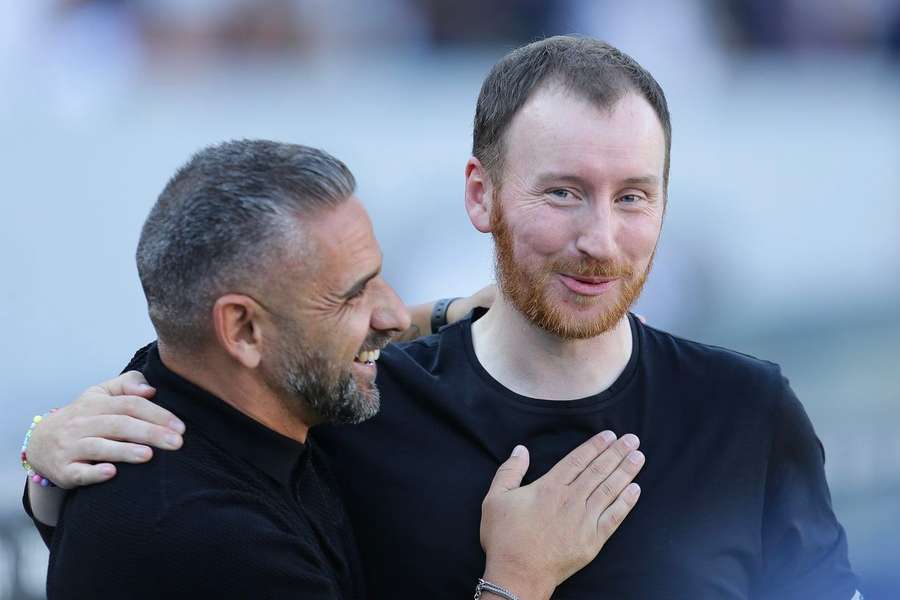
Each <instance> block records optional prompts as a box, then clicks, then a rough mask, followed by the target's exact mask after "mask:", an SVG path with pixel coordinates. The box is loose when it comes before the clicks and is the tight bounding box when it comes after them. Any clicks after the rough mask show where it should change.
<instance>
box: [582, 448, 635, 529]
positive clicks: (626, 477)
mask: <svg viewBox="0 0 900 600" xmlns="http://www.w3.org/2000/svg"><path fill="white" fill-rule="evenodd" d="M643 466H644V454H643V453H642V452H639V451H637V450H634V451H632V452H630V453H629V454H628V456H626V457H625V459H624V460H623V461H622V462H621V463H619V465H618V466H617V467H616V468H615V470H613V472H612V473H611V474H610V475H609V477H607V478H606V479H605V480H603V481H601V482H600V483H599V485H597V486H596V488H595V489H594V490H593V492H591V494H590V496H588V499H587V505H588V510H590V511H591V513H592V514H594V515H599V514H600V513H601V512H602V511H603V510H605V509H606V507H608V506H610V505H611V504H612V503H613V502H615V500H616V498H618V497H619V495H620V494H621V493H622V491H623V490H624V489H625V488H626V487H627V486H628V484H630V483H631V482H632V481H633V480H634V478H635V476H636V475H637V474H638V471H640V470H641V467H643Z"/></svg>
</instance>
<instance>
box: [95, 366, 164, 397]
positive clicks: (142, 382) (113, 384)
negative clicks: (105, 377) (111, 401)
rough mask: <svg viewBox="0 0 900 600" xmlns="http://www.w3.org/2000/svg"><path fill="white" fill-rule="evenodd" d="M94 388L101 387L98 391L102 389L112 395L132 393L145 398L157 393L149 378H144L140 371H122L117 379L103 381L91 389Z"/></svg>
mask: <svg viewBox="0 0 900 600" xmlns="http://www.w3.org/2000/svg"><path fill="white" fill-rule="evenodd" d="M94 388H99V389H98V390H97V391H98V392H99V391H100V390H102V391H103V392H105V393H106V394H108V395H110V396H122V395H125V394H130V395H134V396H143V397H144V398H150V397H152V396H153V394H155V393H156V390H155V389H154V388H152V387H151V386H150V384H148V383H147V380H146V379H144V376H143V375H142V374H141V373H140V372H138V371H128V372H127V373H122V374H121V375H119V376H118V377H116V378H115V379H110V380H109V381H104V382H103V383H101V384H98V385H96V386H94V387H93V388H91V389H94Z"/></svg>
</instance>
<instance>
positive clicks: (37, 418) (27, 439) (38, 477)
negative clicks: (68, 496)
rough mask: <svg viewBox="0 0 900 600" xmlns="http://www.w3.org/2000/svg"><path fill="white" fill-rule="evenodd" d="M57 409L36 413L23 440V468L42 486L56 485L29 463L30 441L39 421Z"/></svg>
mask: <svg viewBox="0 0 900 600" xmlns="http://www.w3.org/2000/svg"><path fill="white" fill-rule="evenodd" d="M54 411H56V409H55V408H54V409H52V410H51V411H50V412H48V413H46V414H43V415H35V417H34V418H33V419H32V420H31V425H29V426H28V431H26V432H25V439H24V440H23V441H22V453H21V454H20V455H19V457H20V458H21V460H22V468H23V469H25V472H26V473H27V474H28V478H29V479H31V481H33V482H34V483H36V484H38V485H40V486H41V487H56V486H54V485H53V482H52V481H50V480H49V479H47V478H46V477H44V476H43V475H41V474H40V473H38V472H37V471H35V470H34V467H32V466H31V465H30V464H29V463H28V442H30V441H31V434H32V433H33V432H34V428H35V427H37V425H38V423H40V422H41V421H43V420H44V417H45V416H47V415H49V414H50V413H52V412H54Z"/></svg>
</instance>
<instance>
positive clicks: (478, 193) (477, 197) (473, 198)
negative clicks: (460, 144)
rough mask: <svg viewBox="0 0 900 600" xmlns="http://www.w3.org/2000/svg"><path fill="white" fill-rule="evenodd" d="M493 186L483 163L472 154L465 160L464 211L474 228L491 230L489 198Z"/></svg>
mask: <svg viewBox="0 0 900 600" xmlns="http://www.w3.org/2000/svg"><path fill="white" fill-rule="evenodd" d="M492 192H493V186H492V184H491V178H490V175H489V174H488V172H487V169H485V168H484V165H482V164H481V161H479V160H478V159H477V158H475V157H474V156H473V157H471V158H469V160H468V161H467V162H466V212H467V213H469V220H470V221H472V225H474V226H475V229H477V230H478V231H480V232H481V233H490V231H491V204H492V202H491V198H492Z"/></svg>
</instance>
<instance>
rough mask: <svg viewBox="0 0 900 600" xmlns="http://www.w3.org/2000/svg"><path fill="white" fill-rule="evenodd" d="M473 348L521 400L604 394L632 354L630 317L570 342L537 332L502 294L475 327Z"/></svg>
mask: <svg viewBox="0 0 900 600" xmlns="http://www.w3.org/2000/svg"><path fill="white" fill-rule="evenodd" d="M472 343H473V345H474V347H475V355H476V356H477V357H478V362H480V363H481V365H482V366H483V367H484V368H485V370H486V371H487V372H488V373H490V374H491V376H492V377H493V378H494V379H496V380H497V381H499V382H500V383H501V384H503V385H504V386H505V387H507V388H509V389H510V390H512V391H513V392H516V393H517V394H521V395H523V396H528V397H531V398H542V399H546V400H574V399H577V398H584V397H587V396H592V395H594V394H598V393H600V392H602V391H603V390H605V389H606V388H608V387H609V386H610V385H612V384H613V382H614V381H615V380H616V378H618V376H619V375H621V373H622V371H623V370H624V369H625V366H626V365H627V364H628V360H629V359H630V358H631V349H632V339H631V326H630V325H629V323H628V317H627V316H625V317H623V318H622V319H621V320H620V321H619V322H618V323H617V324H616V325H615V326H613V327H612V328H611V329H610V330H609V331H607V332H605V333H603V334H601V335H598V336H596V337H592V338H588V339H584V340H568V339H563V338H560V337H558V336H556V335H553V334H551V333H549V332H547V331H545V330H543V329H541V328H540V327H537V326H535V325H534V324H533V323H531V322H530V321H529V320H528V319H527V318H526V317H525V316H524V315H523V314H522V313H520V312H519V311H518V310H516V309H515V308H514V307H513V306H512V305H511V304H509V301H508V300H507V299H506V298H505V297H504V296H503V294H501V293H498V294H497V297H496V299H495V300H494V304H493V305H492V306H491V309H490V310H489V311H488V312H487V314H486V315H484V316H483V317H482V318H480V319H478V320H477V321H475V323H474V324H473V325H472Z"/></svg>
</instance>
